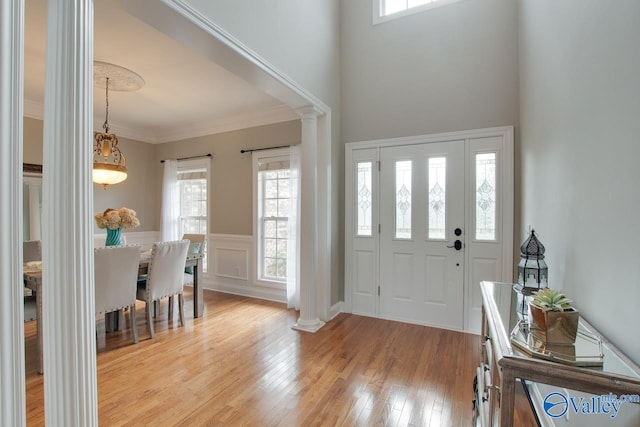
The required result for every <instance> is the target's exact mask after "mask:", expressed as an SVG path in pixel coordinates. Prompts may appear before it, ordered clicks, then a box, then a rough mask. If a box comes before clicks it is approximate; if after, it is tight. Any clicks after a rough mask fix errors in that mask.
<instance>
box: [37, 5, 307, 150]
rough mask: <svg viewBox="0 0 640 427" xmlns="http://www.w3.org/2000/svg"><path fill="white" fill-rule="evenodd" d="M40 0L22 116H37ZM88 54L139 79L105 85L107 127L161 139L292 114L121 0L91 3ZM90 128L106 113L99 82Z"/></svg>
mask: <svg viewBox="0 0 640 427" xmlns="http://www.w3.org/2000/svg"><path fill="white" fill-rule="evenodd" d="M46 4H47V2H46V0H28V1H27V2H26V7H25V43H24V44H25V48H24V50H25V54H24V72H25V76H24V94H25V107H24V108H25V115H26V116H29V117H35V118H40V119H41V118H42V111H43V104H44V81H45V76H44V74H45V46H46V14H47V11H46ZM94 16H95V18H94V59H95V60H96V61H103V62H110V63H113V64H116V65H119V66H121V67H125V68H128V69H130V70H132V71H134V72H136V73H137V74H139V75H140V76H141V77H142V78H143V79H144V80H145V85H144V86H143V87H142V89H140V90H138V91H135V92H115V91H109V125H110V127H111V132H113V133H116V134H117V135H118V136H120V137H123V136H124V137H128V138H131V139H136V140H140V141H145V142H150V143H162V142H169V141H177V140H181V139H186V138H191V137H196V136H202V135H208V134H213V133H219V132H226V131H230V130H235V129H241V128H246V127H252V126H258V125H263V124H267V123H276V122H281V121H286V120H294V119H296V118H297V117H298V116H297V115H296V114H295V113H294V112H293V110H292V109H291V108H289V107H287V106H286V105H284V104H283V103H282V102H281V101H279V100H277V99H275V98H273V97H271V96H269V95H267V94H266V93H264V92H262V91H260V90H259V89H257V88H256V87H254V86H252V85H251V84H249V83H248V82H246V81H245V80H243V79H241V78H239V77H237V76H235V75H234V74H232V73H230V72H228V71H227V70H225V69H224V68H222V67H220V66H218V65H216V64H215V63H214V62H212V61H211V60H209V59H207V58H204V57H203V56H200V55H199V54H197V53H196V52H194V51H192V50H190V49H188V48H187V47H185V46H184V45H182V44H180V43H179V42H177V41H176V40H174V39H172V38H170V37H168V36H167V35H165V34H163V33H162V32H160V31H158V30H156V29H155V28H153V27H151V26H149V25H147V24H146V23H144V22H142V21H140V20H139V19H137V18H136V17H134V16H133V15H131V14H129V13H127V12H126V11H125V10H124V9H123V8H122V7H121V6H120V2H117V1H113V0H95V2H94ZM93 108H94V127H95V130H100V129H101V127H102V123H103V122H104V117H105V88H104V87H97V86H96V87H94V105H93Z"/></svg>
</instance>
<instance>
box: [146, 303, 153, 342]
mask: <svg viewBox="0 0 640 427" xmlns="http://www.w3.org/2000/svg"><path fill="white" fill-rule="evenodd" d="M151 304H153V302H152V301H147V306H146V312H147V330H148V331H149V335H151V338H153V318H152V317H151V307H150V305H151Z"/></svg>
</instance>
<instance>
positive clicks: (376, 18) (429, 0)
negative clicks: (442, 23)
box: [372, 0, 460, 24]
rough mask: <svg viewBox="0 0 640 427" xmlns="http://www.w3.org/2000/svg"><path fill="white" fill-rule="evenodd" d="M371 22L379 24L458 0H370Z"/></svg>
mask: <svg viewBox="0 0 640 427" xmlns="http://www.w3.org/2000/svg"><path fill="white" fill-rule="evenodd" d="M372 1H373V23H374V24H379V23H381V22H386V21H389V20H392V19H396V18H400V17H402V16H407V15H412V14H414V13H418V12H422V11H425V10H428V9H433V8H434V7H439V6H444V5H447V4H451V3H455V2H458V1H460V0H372Z"/></svg>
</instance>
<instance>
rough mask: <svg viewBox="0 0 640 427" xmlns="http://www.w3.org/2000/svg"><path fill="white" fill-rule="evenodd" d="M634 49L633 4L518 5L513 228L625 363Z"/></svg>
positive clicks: (588, 0)
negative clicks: (517, 180)
mask: <svg viewBox="0 0 640 427" xmlns="http://www.w3.org/2000/svg"><path fill="white" fill-rule="evenodd" d="M639 42H640V2H637V1H624V0H615V1H606V2H605V1H601V0H566V1H561V2H558V1H554V0H536V1H521V2H520V73H521V74H520V82H521V86H520V98H521V106H520V111H521V117H520V122H521V125H522V128H521V133H520V137H521V158H520V161H521V164H522V197H521V201H522V220H521V224H520V225H521V226H522V229H525V230H526V227H527V226H528V225H532V226H534V228H535V229H536V231H537V234H538V235H539V237H540V240H541V241H542V242H543V243H544V244H545V246H546V247H547V255H548V256H547V263H548V265H549V278H550V284H551V287H554V288H563V289H564V290H565V291H566V293H568V294H569V296H570V297H572V298H573V299H575V303H576V305H577V306H578V308H579V309H580V311H581V312H582V314H583V315H584V316H585V317H586V318H587V319H588V320H589V321H590V322H591V323H592V324H594V326H596V327H597V328H598V329H599V330H600V331H601V332H602V333H603V334H605V335H607V336H608V337H609V338H610V339H611V340H612V341H613V342H614V344H616V345H617V346H618V347H619V348H621V349H622V350H623V351H624V352H625V353H626V354H627V355H628V356H629V357H631V358H632V359H633V360H634V361H635V362H636V363H640V336H639V335H638V331H637V325H638V323H639V321H640V315H639V314H638V307H639V306H640V262H639V261H638V243H637V239H638V236H640V221H639V220H638V218H639V217H638V213H639V212H640V189H639V187H638V183H640V167H639V166H638V159H640V143H639V136H640V49H639V48H638V43H639ZM520 237H521V238H523V237H524V236H520Z"/></svg>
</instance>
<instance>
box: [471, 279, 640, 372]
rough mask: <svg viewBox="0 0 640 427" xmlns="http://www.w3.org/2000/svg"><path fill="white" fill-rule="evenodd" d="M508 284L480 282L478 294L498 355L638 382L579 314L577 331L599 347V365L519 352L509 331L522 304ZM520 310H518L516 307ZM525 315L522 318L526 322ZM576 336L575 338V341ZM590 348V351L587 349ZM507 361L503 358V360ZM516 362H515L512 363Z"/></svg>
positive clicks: (577, 347) (633, 368)
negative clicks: (554, 359)
mask: <svg viewBox="0 0 640 427" xmlns="http://www.w3.org/2000/svg"><path fill="white" fill-rule="evenodd" d="M513 286H514V285H513V284H511V283H499V282H481V284H480V287H481V290H482V297H483V301H484V304H485V306H486V307H487V323H488V324H489V327H490V328H491V329H492V332H493V334H494V336H495V338H494V339H495V341H497V342H496V343H495V344H498V345H499V351H500V352H501V355H500V356H501V358H504V359H512V360H514V359H521V360H534V359H536V361H538V362H541V363H542V366H543V367H546V369H550V370H552V371H556V370H557V371H558V372H563V371H573V372H579V371H581V372H585V373H590V374H591V375H593V376H608V377H611V376H613V377H616V378H624V379H625V381H627V380H628V381H629V382H631V383H632V384H638V385H640V368H638V366H636V365H635V364H634V363H633V362H632V361H631V360H629V359H628V358H626V357H625V356H624V355H623V354H622V353H621V352H620V351H619V350H618V349H617V348H616V347H615V346H614V345H613V344H611V343H610V342H608V341H607V340H606V338H604V337H603V336H602V335H600V334H599V333H598V331H597V330H595V328H593V327H592V326H591V325H590V324H589V323H588V322H587V321H586V320H585V319H584V318H583V317H580V322H579V331H582V332H583V333H585V334H588V335H589V336H594V337H597V339H598V340H600V342H601V346H602V359H601V361H602V366H578V365H576V366H567V365H566V364H565V363H559V362H558V361H552V360H551V359H546V360H540V359H537V358H536V355H534V354H531V353H529V352H525V351H523V350H522V349H521V348H520V347H519V346H517V345H513V341H512V331H514V329H516V328H518V324H519V322H522V321H523V315H522V314H521V313H519V312H518V311H519V310H518V306H519V305H521V304H522V299H521V298H520V299H519V298H518V293H517V292H516V291H515V290H514V288H513ZM520 311H521V310H520ZM526 320H527V319H526V318H525V319H524V321H525V322H526ZM579 340H580V337H579V338H578V339H577V340H576V341H577V342H579ZM574 351H575V352H576V355H579V354H580V352H581V351H584V350H583V349H582V348H581V347H580V343H578V344H576V345H575V350H574ZM589 351H591V350H589ZM504 363H505V364H509V363H510V362H509V361H508V360H507V361H506V362H504ZM513 364H514V365H518V362H517V361H514V362H513Z"/></svg>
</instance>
